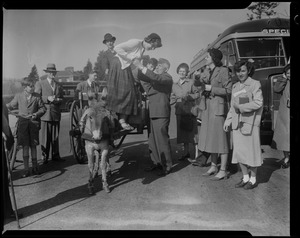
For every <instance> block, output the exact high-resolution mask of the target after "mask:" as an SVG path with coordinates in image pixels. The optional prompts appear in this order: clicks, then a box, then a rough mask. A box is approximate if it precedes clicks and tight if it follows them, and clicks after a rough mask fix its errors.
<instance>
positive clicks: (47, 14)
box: [3, 2, 290, 79]
mask: <svg viewBox="0 0 300 238" xmlns="http://www.w3.org/2000/svg"><path fill="white" fill-rule="evenodd" d="M275 10H276V11H277V13H278V14H279V17H284V18H288V17H289V16H290V3H288V2H281V3H280V4H279V6H278V7H277V8H276V9H275ZM247 13H250V12H249V11H248V10H247V9H231V10H230V9H228V10H226V9H220V10H195V9H191V10H180V9H179V10H6V9H3V78H4V79H5V78H16V79H20V78H23V77H25V76H28V74H29V73H30V71H31V68H32V66H33V65H36V67H37V69H38V74H39V76H42V75H44V71H43V70H44V69H45V68H46V65H47V64H48V63H55V64H56V68H57V70H64V69H65V68H66V67H69V66H72V67H74V70H75V71H77V70H83V67H84V66H85V65H86V64H87V61H88V59H89V60H90V61H91V62H92V64H93V65H94V63H95V62H96V59H97V56H98V53H99V51H100V50H106V49H107V48H106V46H105V45H104V44H103V43H102V41H103V39H104V35H105V34H106V33H111V34H112V35H113V36H115V37H116V42H115V45H117V44H119V43H122V42H125V41H127V40H129V39H144V38H145V37H146V36H147V35H149V34H151V33H153V32H154V33H157V34H158V35H160V37H161V39H162V44H163V46H162V47H161V48H158V49H156V50H154V51H146V53H145V54H147V55H150V56H151V57H155V58H166V59H168V60H169V61H170V63H171V67H170V69H169V73H170V74H171V75H172V77H173V78H177V77H178V75H177V73H176V68H177V66H178V65H179V64H180V63H183V62H185V63H187V64H189V65H190V63H191V61H192V59H193V57H194V56H195V55H196V54H197V52H199V51H200V50H201V49H203V48H206V47H207V45H208V44H209V43H211V42H212V41H214V40H215V39H216V38H217V36H218V34H220V33H222V32H223V31H224V30H225V29H226V28H228V27H230V26H231V25H233V24H237V23H240V22H243V21H247Z"/></svg>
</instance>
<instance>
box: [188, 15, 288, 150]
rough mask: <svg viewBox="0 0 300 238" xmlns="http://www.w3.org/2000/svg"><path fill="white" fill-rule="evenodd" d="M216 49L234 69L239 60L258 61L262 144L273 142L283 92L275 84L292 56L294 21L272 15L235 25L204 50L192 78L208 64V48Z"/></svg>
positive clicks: (196, 58)
mask: <svg viewBox="0 0 300 238" xmlns="http://www.w3.org/2000/svg"><path fill="white" fill-rule="evenodd" d="M210 48H216V49H219V50H220V51H222V53H223V59H222V62H223V65H224V66H226V67H228V68H229V69H231V71H232V72H233V65H234V64H235V63H236V62H237V61H239V60H249V59H252V60H253V61H254V66H255V73H254V75H253V79H256V80H259V81H260V82H261V85H262V92H263V98H264V105H263V115H262V120H261V126H260V135H261V136H260V137H261V144H262V145H264V144H265V145H266V144H268V145H270V144H271V140H272V137H273V131H274V126H275V122H276V115H277V111H278V107H279V99H280V95H278V94H276V93H274V91H273V85H274V83H275V81H276V80H277V78H278V77H280V76H281V74H282V72H283V68H284V66H285V65H286V64H287V63H288V62H289V59H290V20H289V19H285V18H270V19H260V20H252V21H247V22H242V23H239V24H235V25H232V26H231V27H229V28H227V29H226V30H225V31H224V32H223V33H221V34H219V35H218V37H217V39H216V40H215V41H213V42H212V43H211V44H209V45H208V46H207V47H206V48H204V49H202V50H200V51H199V52H198V53H197V54H196V55H195V56H194V58H193V59H192V62H191V64H190V69H191V70H190V77H191V78H193V74H194V73H195V72H196V71H200V70H203V69H204V68H205V67H206V60H205V57H206V55H207V50H208V49H210Z"/></svg>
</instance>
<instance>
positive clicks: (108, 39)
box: [101, 33, 116, 81]
mask: <svg viewBox="0 0 300 238" xmlns="http://www.w3.org/2000/svg"><path fill="white" fill-rule="evenodd" d="M115 41H116V37H114V36H112V35H111V34H110V33H106V34H105V36H104V40H103V44H105V45H106V46H107V50H106V51H105V52H104V55H103V59H102V61H101V62H102V69H103V70H104V73H105V74H104V75H105V80H106V81H107V80H108V73H109V69H110V66H111V62H112V59H113V57H114V56H115V55H116V51H115V50H114V47H115V45H114V44H115Z"/></svg>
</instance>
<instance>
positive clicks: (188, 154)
mask: <svg viewBox="0 0 300 238" xmlns="http://www.w3.org/2000/svg"><path fill="white" fill-rule="evenodd" d="M190 157H191V156H190V153H187V154H186V155H183V156H181V157H180V158H179V159H178V160H180V161H181V160H185V159H188V158H190Z"/></svg>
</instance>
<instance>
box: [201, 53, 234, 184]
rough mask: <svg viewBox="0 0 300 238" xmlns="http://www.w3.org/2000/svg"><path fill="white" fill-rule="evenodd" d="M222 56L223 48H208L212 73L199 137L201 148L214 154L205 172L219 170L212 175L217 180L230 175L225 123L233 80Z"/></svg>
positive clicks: (206, 90)
mask: <svg viewBox="0 0 300 238" xmlns="http://www.w3.org/2000/svg"><path fill="white" fill-rule="evenodd" d="M222 58H223V54H222V52H221V51H220V50H218V49H214V48H211V49H209V50H208V52H207V55H206V58H205V59H206V64H207V66H208V68H209V71H210V73H209V78H208V80H207V82H206V83H205V84H204V85H203V89H204V92H203V93H202V95H204V100H201V102H203V104H204V107H203V108H204V110H203V111H202V116H201V118H202V125H201V128H200V133H199V141H198V148H199V150H200V151H202V152H207V153H210V154H211V166H210V168H209V169H208V171H207V172H206V173H204V174H203V176H211V175H213V174H215V176H214V177H213V178H212V180H215V181H218V180H221V179H224V178H228V176H229V175H228V172H227V159H228V153H229V143H228V135H227V133H226V132H224V130H223V124H224V121H225V116H226V107H225V105H226V95H227V94H230V93H231V85H232V84H231V80H230V78H229V75H228V69H227V68H225V67H222V65H223V64H222V61H221V60H222ZM196 86H197V85H196ZM218 156H221V167H220V170H218V168H217V159H218Z"/></svg>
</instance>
